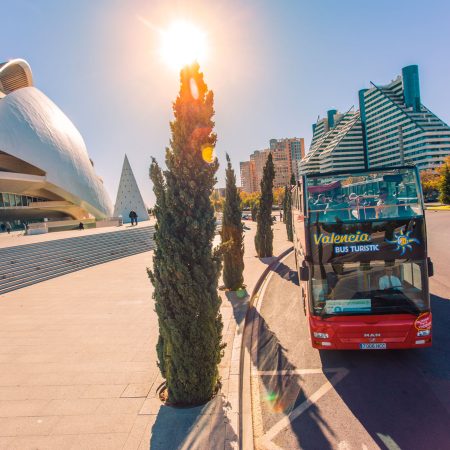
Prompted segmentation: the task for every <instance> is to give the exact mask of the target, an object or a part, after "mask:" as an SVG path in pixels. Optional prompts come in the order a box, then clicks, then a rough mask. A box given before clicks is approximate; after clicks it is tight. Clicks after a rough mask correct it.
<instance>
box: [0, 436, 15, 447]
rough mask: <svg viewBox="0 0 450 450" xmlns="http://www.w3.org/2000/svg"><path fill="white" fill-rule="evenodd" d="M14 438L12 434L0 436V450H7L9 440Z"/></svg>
mask: <svg viewBox="0 0 450 450" xmlns="http://www.w3.org/2000/svg"><path fill="white" fill-rule="evenodd" d="M13 440H14V437H13V436H8V437H6V436H0V450H7V449H8V445H9V444H10V442H12V441H13Z"/></svg>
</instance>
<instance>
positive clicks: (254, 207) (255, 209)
mask: <svg viewBox="0 0 450 450" xmlns="http://www.w3.org/2000/svg"><path fill="white" fill-rule="evenodd" d="M251 215H252V221H253V222H256V217H257V216H258V201H257V200H255V203H253V204H252V209H251Z"/></svg>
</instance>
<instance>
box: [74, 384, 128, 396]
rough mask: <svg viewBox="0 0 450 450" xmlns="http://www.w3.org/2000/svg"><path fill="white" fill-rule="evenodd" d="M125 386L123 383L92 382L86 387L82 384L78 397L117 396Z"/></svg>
mask: <svg viewBox="0 0 450 450" xmlns="http://www.w3.org/2000/svg"><path fill="white" fill-rule="evenodd" d="M125 388H126V385H125V384H92V385H90V386H88V387H86V386H83V393H82V394H81V395H80V398H114V397H117V398H118V397H120V396H121V394H122V392H123V391H124V390H125Z"/></svg>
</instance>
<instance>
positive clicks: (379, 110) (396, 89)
mask: <svg viewBox="0 0 450 450" xmlns="http://www.w3.org/2000/svg"><path fill="white" fill-rule="evenodd" d="M359 102H360V110H361V120H362V122H363V126H364V128H365V137H366V146H367V156H368V165H369V166H370V167H376V166H389V165H393V164H415V165H417V167H418V168H419V169H429V168H434V167H437V166H439V165H440V164H442V162H443V160H444V158H445V157H446V156H448V155H449V154H450V127H449V126H448V125H447V124H446V123H444V122H443V121H442V120H441V119H439V118H438V117H436V116H435V115H434V114H433V113H432V112H431V111H430V110H429V109H428V108H426V107H425V106H424V105H423V104H422V102H421V99H420V85H419V69H418V66H416V65H413V66H408V67H404V68H403V69H402V75H401V76H398V77H397V78H396V79H395V80H394V81H392V82H391V83H389V84H387V85H385V86H377V85H375V84H374V83H372V87H371V88H370V89H362V90H361V91H359Z"/></svg>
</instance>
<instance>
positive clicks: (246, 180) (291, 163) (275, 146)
mask: <svg viewBox="0 0 450 450" xmlns="http://www.w3.org/2000/svg"><path fill="white" fill-rule="evenodd" d="M269 153H272V158H273V164H274V167H275V179H274V183H273V184H274V187H282V186H285V185H286V184H288V183H289V180H290V178H291V174H292V173H294V174H295V175H296V176H297V167H298V163H299V162H300V161H301V159H302V158H303V157H304V156H305V142H304V139H303V138H286V139H271V140H270V142H269V148H268V149H266V150H257V151H255V152H253V153H252V154H251V155H250V161H244V162H241V163H240V168H241V186H242V189H243V190H244V191H246V192H256V191H259V190H260V189H261V187H260V184H261V180H262V176H263V169H264V165H265V164H266V161H267V157H268V155H269Z"/></svg>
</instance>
